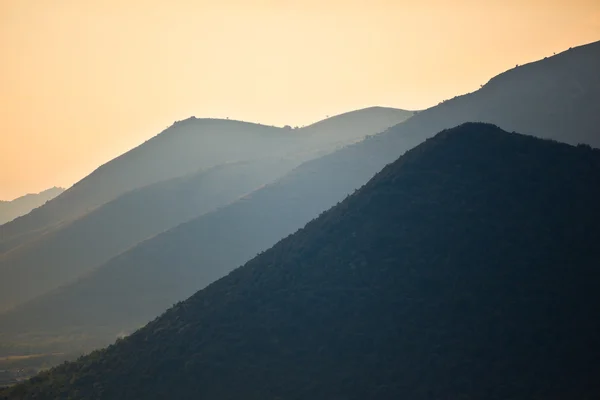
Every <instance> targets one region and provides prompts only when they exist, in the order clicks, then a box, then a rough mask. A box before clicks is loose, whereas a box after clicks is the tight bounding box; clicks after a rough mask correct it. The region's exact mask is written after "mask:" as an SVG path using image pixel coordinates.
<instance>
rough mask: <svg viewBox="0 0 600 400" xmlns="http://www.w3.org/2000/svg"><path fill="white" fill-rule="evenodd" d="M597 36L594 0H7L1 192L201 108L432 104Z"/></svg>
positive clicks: (63, 170)
mask: <svg viewBox="0 0 600 400" xmlns="http://www.w3.org/2000/svg"><path fill="white" fill-rule="evenodd" d="M599 39H600V1H598V0H560V1H559V0H518V1H517V0H501V1H490V0H485V1H481V0H472V1H471V0H468V1H467V0H454V1H447V0H437V1H433V0H430V1H422V0H420V1H415V0H410V1H404V0H389V1H387V0H365V1H352V0H330V1H328V0H319V1H313V0H298V1H284V0H277V1H275V0H272V1H267V0H264V1H259V0H219V1H217V0H195V1H176V0H173V1H166V0H162V1H158V0H143V1H142V0H94V1H92V0H0V119H1V123H2V128H1V129H0V199H12V198H14V197H17V196H18V195H21V194H24V193H26V192H37V191H40V190H43V189H45V188H47V187H50V186H53V185H61V186H69V185H71V184H73V183H74V182H75V181H77V180H79V179H80V178H82V177H83V176H85V175H87V174H88V173H89V172H91V171H92V170H93V169H95V168H96V167H97V166H98V165H100V164H102V163H104V162H106V161H108V160H110V159H111V158H113V157H115V156H117V155H118V154H121V153H123V152H124V151H126V150H128V149H129V148H131V147H133V146H135V145H137V144H139V143H141V142H143V141H144V140H145V139H148V138H149V137H151V136H154V135H155V134H157V133H158V132H160V131H161V130H162V129H164V128H165V127H166V126H168V125H170V124H171V123H172V122H173V121H174V120H180V119H184V118H187V117H189V116H191V115H195V116H196V117H203V116H211V117H231V118H235V119H242V120H247V121H256V122H261V123H265V124H273V125H284V124H291V125H302V124H308V123H311V122H314V121H316V120H319V119H322V118H324V117H325V116H326V115H333V114H337V113H341V112H344V111H349V110H352V109H357V108H361V107H366V106H371V105H385V106H393V107H399V108H406V109H422V108H426V107H428V106H431V105H434V104H436V103H438V102H439V101H441V100H443V99H447V98H451V97H454V96H455V95H457V94H462V93H465V92H469V91H472V90H475V89H476V88H478V87H479V85H481V84H483V83H485V82H486V81H487V80H488V79H489V78H491V77H492V76H494V75H496V74H498V73H500V72H502V71H504V70H506V69H508V68H511V67H514V66H515V64H523V63H526V62H528V61H534V60H537V59H540V58H543V57H544V56H547V55H551V54H552V53H553V52H559V51H563V50H565V49H567V48H569V47H571V46H576V45H579V44H584V43H588V42H592V41H595V40H599Z"/></svg>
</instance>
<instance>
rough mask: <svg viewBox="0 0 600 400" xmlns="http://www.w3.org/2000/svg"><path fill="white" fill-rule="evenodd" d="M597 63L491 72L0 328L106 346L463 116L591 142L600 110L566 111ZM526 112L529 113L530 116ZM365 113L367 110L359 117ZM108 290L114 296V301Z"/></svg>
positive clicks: (577, 56)
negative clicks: (91, 338)
mask: <svg viewBox="0 0 600 400" xmlns="http://www.w3.org/2000/svg"><path fill="white" fill-rule="evenodd" d="M590 54H592V55H595V54H597V55H598V56H599V57H598V58H594V57H591V56H590ZM598 60H600V45H599V43H594V44H591V45H587V46H583V47H580V48H575V49H573V50H570V51H568V52H565V53H561V54H559V55H557V56H556V57H551V58H548V59H545V60H542V61H540V62H537V63H533V64H530V65H526V66H523V67H519V68H517V69H515V70H511V71H508V72H507V73H505V74H502V75H500V76H499V77H497V78H494V79H492V80H491V81H490V85H492V86H491V89H490V87H487V86H486V87H484V88H482V89H481V90H479V91H477V92H475V93H473V94H470V95H466V96H463V97H460V98H458V99H455V100H450V101H448V102H446V103H444V104H442V105H440V106H437V107H433V108H431V109H429V110H427V111H423V112H420V113H418V114H417V115H415V116H413V117H411V118H410V119H409V120H407V121H406V122H404V123H402V124H400V125H398V126H395V127H393V128H391V129H389V130H388V131H387V132H385V133H383V134H379V135H376V136H373V137H370V138H368V139H367V140H364V141H362V142H360V143H357V144H355V145H351V146H347V147H345V148H343V149H341V150H339V151H336V152H334V153H332V154H329V155H327V156H324V157H321V158H319V159H316V160H312V161H309V162H307V163H305V164H303V165H302V166H300V167H299V168H297V169H296V170H295V171H293V172H292V173H290V174H288V175H287V176H286V177H285V178H284V179H281V180H280V181H279V182H277V183H276V184H274V185H269V186H268V187H265V188H263V189H261V190H260V191H257V192H255V193H253V194H252V195H250V196H247V197H246V198H245V199H243V201H239V202H237V203H236V204H232V205H230V206H227V207H224V208H223V209H221V210H218V212H216V213H212V214H210V215H205V216H202V217H199V218H197V219H196V220H194V221H191V222H190V223H189V224H185V225H182V226H180V227H177V228H175V229H173V230H172V231H171V232H168V233H166V234H164V235H160V236H158V237H156V238H153V239H151V240H148V241H146V242H144V243H141V244H140V245H138V246H136V247H135V248H132V249H131V250H129V251H127V252H126V253H125V254H123V255H122V256H121V257H118V258H116V259H113V260H111V261H110V262H108V263H107V264H105V265H103V266H101V267H99V269H98V271H97V273H94V274H91V275H90V276H88V277H86V278H85V279H83V280H81V281H79V282H76V283H75V284H73V285H70V286H68V287H65V288H62V289H61V290H59V291H57V292H54V293H52V294H50V295H49V296H45V297H42V298H40V299H38V300H35V301H34V302H32V303H30V304H27V305H24V306H23V308H20V309H19V310H15V312H13V313H11V314H10V315H5V316H0V327H1V326H4V327H6V328H4V329H2V330H1V331H0V334H4V335H9V336H10V337H14V335H19V334H23V333H26V332H29V333H31V332H44V333H45V334H49V335H51V336H54V335H57V334H58V335H60V334H61V333H63V332H65V331H71V330H73V329H74V330H75V331H83V332H86V334H90V335H98V336H99V338H98V340H99V341H100V342H101V343H107V341H110V340H112V339H113V338H114V337H115V335H116V334H117V333H120V332H122V331H123V330H130V329H132V328H135V327H138V326H140V325H141V324H143V323H144V322H145V321H147V320H148V319H149V318H151V317H152V316H154V315H156V314H157V313H159V312H160V311H161V310H162V309H164V308H166V307H167V306H169V305H171V304H173V303H174V302H176V301H178V300H181V299H183V298H185V296H187V295H190V294H191V293H193V292H194V291H195V290H197V289H199V288H202V287H204V286H205V285H207V284H209V283H211V282H212V281H213V280H215V279H217V278H219V277H221V276H223V275H224V274H225V273H227V272H228V271H230V270H232V269H233V268H235V267H237V266H238V265H240V264H242V263H244V262H245V261H247V260H248V259H249V258H250V257H252V256H254V255H255V254H256V253H258V252H260V251H262V250H264V249H266V248H268V247H269V246H271V245H272V244H273V243H275V242H276V241H277V240H279V239H281V238H282V237H285V236H286V235H289V234H291V233H292V232H294V231H295V230H296V229H298V228H300V227H301V226H303V225H304V224H305V223H307V222H308V221H309V220H310V219H311V218H314V217H315V216H316V215H318V213H319V212H322V211H324V210H326V209H328V208H330V207H331V206H333V205H335V204H336V202H338V201H341V200H342V199H343V198H344V197H345V196H346V195H348V194H349V193H352V191H353V190H354V189H356V188H358V187H360V186H361V185H363V184H364V183H365V182H367V181H368V180H369V179H370V178H371V177H372V176H373V175H374V174H375V173H377V172H378V171H380V170H381V168H383V167H384V165H385V164H386V163H388V162H391V161H393V160H394V159H396V158H397V157H398V156H400V155H401V154H402V153H403V152H404V151H406V150H408V149H410V148H411V147H413V146H415V145H417V144H419V143H421V142H422V141H423V140H425V138H426V137H429V136H430V135H432V134H433V133H434V132H437V131H440V130H442V129H443V128H445V127H449V126H452V124H454V123H458V122H462V120H468V119H471V118H472V119H474V120H477V119H480V118H484V117H485V118H489V119H493V120H497V121H501V122H500V124H501V125H506V124H514V123H518V124H519V125H522V126H523V127H525V128H527V129H528V130H533V131H534V132H531V133H536V134H537V135H539V136H541V137H558V136H560V137H561V138H562V139H564V140H565V141H569V140H570V141H574V142H576V141H577V140H571V139H572V138H578V137H583V136H581V131H579V130H576V129H570V128H568V127H565V126H566V125H563V124H553V126H551V127H549V126H548V123H547V119H546V115H548V114H551V115H558V116H561V117H562V118H564V121H565V124H567V125H568V124H571V125H572V126H573V127H579V128H581V129H582V131H583V132H586V135H588V136H586V137H588V138H591V139H593V138H594V137H597V136H594V134H597V133H598V131H597V130H595V126H600V121H598V116H599V114H598V113H592V112H589V110H588V108H586V107H578V108H574V109H573V110H572V112H569V113H565V110H566V109H569V108H568V106H567V103H568V101H578V102H581V99H579V97H576V98H573V97H570V98H568V99H565V100H564V102H563V100H561V99H562V98H563V96H564V95H565V94H566V93H569V90H571V89H570V88H572V87H575V84H574V82H575V79H576V80H577V81H578V82H580V83H581V84H582V85H584V84H585V85H584V87H585V96H584V98H585V99H588V100H589V101H590V102H591V103H590V104H595V103H594V101H598V99H600V85H597V84H595V83H594V82H596V81H595V80H594V79H595V78H596V77H597V76H598V74H597V73H595V71H594V67H595V66H598ZM599 67H600V66H599ZM598 70H600V69H598ZM596 71H597V70H596ZM592 72H593V73H592ZM536 77H537V78H536ZM541 77H544V78H543V79H542V78H541ZM568 77H571V78H568ZM553 81H554V82H555V83H554V84H549V82H553ZM496 82H501V83H502V85H501V86H502V87H498V86H497V85H496ZM494 87H495V88H494ZM492 89H493V90H492ZM578 99H579V100H578ZM519 102H522V104H520V103H519ZM515 104H517V105H520V108H515V107H514V105H515ZM598 104H600V103H598ZM544 105H547V107H545V106H544ZM511 110H512V114H511V112H509V111H511ZM495 113H497V116H496V114H495ZM527 113H529V114H530V117H529V118H524V117H523V116H525V115H526V114H527ZM354 115H358V114H354ZM511 115H514V116H515V118H514V119H512V118H511ZM382 117H383V116H382ZM362 118H366V116H365V115H362V116H361V117H360V118H353V119H352V120H351V121H352V122H351V123H357V122H358V121H360V120H361V119H362ZM332 120H333V119H332ZM457 121H458V122H457ZM597 121H598V122H599V123H598V124H596V122H597ZM323 123H326V122H323ZM446 124H448V125H446ZM594 124H596V125H594ZM544 127H546V128H547V130H544ZM307 128H310V127H307ZM591 142H592V141H591V140H590V143H591ZM142 277H143V278H142ZM115 282H119V283H115ZM103 293H111V294H112V295H111V297H110V299H107V298H106V297H107V296H105V295H103ZM87 310H94V311H93V312H87ZM94 343H97V342H96V341H95V342H94Z"/></svg>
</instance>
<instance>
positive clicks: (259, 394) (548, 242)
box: [0, 124, 600, 400]
mask: <svg viewBox="0 0 600 400" xmlns="http://www.w3.org/2000/svg"><path fill="white" fill-rule="evenodd" d="M549 199H550V200H551V201H549ZM598 204H600V151H598V150H592V149H590V148H589V147H586V146H581V147H577V148H576V147H572V146H569V145H566V144H560V143H556V142H551V141H542V140H539V139H536V138H533V137H529V136H524V135H517V134H510V133H507V132H504V131H502V130H500V129H498V128H496V127H494V126H491V125H484V124H466V125H463V126H460V127H458V128H455V129H451V130H447V131H444V132H442V133H440V134H439V135H437V136H436V137H435V138H433V139H431V140H428V141H427V142H426V143H424V144H422V145H420V146H418V147H417V148H416V149H413V150H411V151H409V152H408V153H407V154H405V155H404V156H403V157H401V158H400V159H399V160H398V161H396V162H395V163H393V164H392V165H389V166H387V167H386V168H385V169H383V171H381V172H380V173H379V174H378V175H377V176H375V177H374V178H373V179H372V180H371V181H370V182H369V183H368V184H367V185H366V186H364V187H363V188H362V189H360V190H359V191H358V192H357V193H356V194H354V195H353V196H351V197H350V198H348V199H346V200H345V201H343V202H342V203H341V204H339V205H337V206H336V207H334V208H333V209H331V210H329V211H327V212H326V213H324V214H323V215H321V216H320V217H319V218H318V219H316V220H314V221H312V222H311V223H309V224H308V225H306V227H304V228H303V229H301V230H300V231H298V232H296V233H295V234H294V235H292V236H290V237H288V238H286V239H284V240H282V241H280V242H279V243H277V244H276V245H275V246H274V247H272V248H271V249H269V250H268V251H266V252H264V253H263V254H260V255H259V256H257V257H255V258H254V259H253V260H251V261H249V262H248V263H247V264H246V265H244V266H243V267H241V268H239V269H236V270H235V271H233V272H232V273H230V274H229V275H228V276H227V277H225V278H223V279H220V280H218V281H217V282H215V283H213V284H212V285H210V286H208V287H207V288H205V289H204V290H201V291H199V292H198V293H196V294H195V295H194V296H192V297H191V298H190V299H188V300H187V301H185V302H182V303H179V304H177V305H176V306H175V307H173V308H172V309H170V310H169V311H167V312H166V313H165V314H163V315H162V316H161V317H159V318H157V319H155V320H154V321H152V322H151V323H149V324H148V325H147V326H146V327H144V328H143V329H141V330H139V331H138V332H136V333H134V334H133V335H131V336H129V337H127V338H125V339H123V340H121V341H119V342H117V343H116V344H115V345H113V346H111V347H109V348H108V349H106V350H103V351H98V352H94V353H92V354H90V355H89V356H86V357H82V358H81V359H79V360H78V361H77V362H74V363H68V364H64V365H61V366H59V367H57V368H55V369H53V370H51V371H49V372H46V373H42V374H40V375H39V376H38V377H36V378H34V379H32V380H31V381H29V382H26V383H25V384H22V385H18V386H16V387H14V388H11V389H8V390H6V391H5V392H4V394H3V395H1V396H0V398H2V396H4V398H6V399H11V400H16V399H38V400H40V399H66V398H69V399H92V398H93V399H111V400H118V399H173V398H177V399H188V398H202V399H219V400H222V399H239V398H244V399H265V398H270V399H350V400H352V399H357V400H358V399H402V398H406V399H440V398H451V399H461V398H462V399H523V400H525V399H527V400H529V399H592V398H598V397H600V385H599V384H598V379H597V378H598V376H600V363H599V362H598V354H600V344H599V342H598V340H597V334H598V331H600V320H599V319H598V318H596V316H597V315H598V314H599V313H600V292H599V291H598V290H597V288H598V285H599V284H600V272H599V271H598V262H597V261H598V259H599V258H600V247H599V246H598V243H597V238H598V237H600V208H599V207H598ZM198 239H200V238H198ZM232 250H233V249H232ZM144 279H146V277H144V276H139V281H140V282H143V280H144ZM134 282H135V281H134ZM91 312H93V311H91Z"/></svg>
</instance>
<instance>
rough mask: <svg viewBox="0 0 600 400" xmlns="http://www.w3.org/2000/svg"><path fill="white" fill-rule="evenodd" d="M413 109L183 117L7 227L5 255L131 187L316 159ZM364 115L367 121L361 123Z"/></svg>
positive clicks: (2, 242) (2, 235)
mask: <svg viewBox="0 0 600 400" xmlns="http://www.w3.org/2000/svg"><path fill="white" fill-rule="evenodd" d="M411 114H412V112H409V111H404V110H397V109H392V108H383V107H372V108H368V109H363V110H357V111H354V112H350V113H346V114H344V115H339V116H336V117H332V118H331V119H330V121H322V122H320V123H318V124H314V125H311V126H307V127H305V128H301V129H283V128H277V127H272V126H266V125H259V124H251V123H247V122H241V121H233V120H219V119H206V118H195V117H191V118H188V119H186V120H183V121H177V122H175V123H174V124H173V125H172V126H170V127H169V128H167V129H165V130H164V131H163V132H161V133H160V134H158V135H157V136H155V137H153V138H151V139H149V140H147V141H146V142H145V143H143V144H141V145H139V146H138V147H136V148H134V149H132V150H130V151H128V152H127V153H125V154H123V155H121V156H119V157H117V158H115V159H114V160H111V161H110V162H108V163H106V164H104V165H102V166H100V167H99V168H98V169H97V170H95V171H94V172H92V173H91V174H90V175H88V176H87V177H85V178H84V179H82V180H81V181H79V182H77V183H76V184H75V185H73V186H72V187H71V188H69V190H67V191H65V192H64V193H63V194H61V195H60V196H58V197H57V198H55V199H53V200H52V201H50V202H48V203H47V204H44V206H42V207H40V208H37V209H35V210H33V211H32V212H30V213H29V214H27V215H24V216H22V217H20V218H17V219H15V220H14V221H11V222H10V223H7V224H4V225H1V226H0V254H2V253H6V252H8V251H9V250H11V249H13V248H16V247H18V246H20V245H21V244H23V243H26V242H30V241H32V240H33V239H35V238H37V237H40V236H42V235H44V234H46V233H48V232H49V231H52V230H55V229H57V228H59V227H60V226H61V225H63V224H64V223H66V222H70V221H72V220H73V219H75V218H78V217H80V216H82V215H85V214H87V213H89V212H90V211H92V210H94V209H95V208H97V207H99V206H101V205H103V204H105V203H107V202H109V201H111V200H114V199H116V198H118V197H119V196H120V195H122V194H125V193H126V192H129V191H131V190H134V189H137V188H141V187H143V186H146V185H150V184H153V183H156V182H160V181H164V180H167V179H170V178H177V177H180V176H183V175H187V174H190V173H194V172H196V171H198V170H200V169H205V168H210V167H213V166H216V165H220V164H224V163H229V162H239V161H253V160H258V159H262V158H273V157H285V156H294V157H300V156H304V159H310V158H313V157H316V156H318V155H319V154H323V153H327V152H329V151H332V150H334V149H336V148H337V147H339V146H341V145H343V144H347V143H351V142H353V141H356V140H358V139H361V138H363V137H364V136H366V135H369V134H374V133H377V132H379V131H381V130H384V129H386V128H388V127H390V126H392V125H395V124H397V123H399V122H401V121H403V120H405V119H406V118H408V117H409V116H410V115H411ZM357 120H360V121H362V122H361V123H355V122H356V121H357ZM338 127H339V128H338Z"/></svg>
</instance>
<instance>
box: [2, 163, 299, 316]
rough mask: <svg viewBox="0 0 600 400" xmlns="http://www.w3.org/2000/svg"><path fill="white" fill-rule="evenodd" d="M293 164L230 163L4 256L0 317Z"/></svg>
mask: <svg viewBox="0 0 600 400" xmlns="http://www.w3.org/2000/svg"><path fill="white" fill-rule="evenodd" d="M295 163H296V161H294V160H293V159H273V160H260V161H253V162H238V163H231V164H225V165H220V166H217V167H212V168H209V169H207V170H203V171H200V172H198V173H196V174H193V175H191V176H186V177H182V178H173V179H170V180H167V181H164V182H159V183H155V184H152V185H148V186H145V187H143V188H140V189H136V190H133V191H131V192H128V193H126V194H124V195H122V196H120V197H118V198H117V199H115V200H113V201H111V202H109V203H107V204H105V205H103V206H100V207H98V208H97V209H95V210H94V211H92V212H90V213H89V214H86V215H84V216H83V217H81V218H78V219H76V220H74V221H73V222H71V223H69V224H65V225H64V226H63V227H61V229H57V230H55V231H53V232H50V233H48V234H46V235H43V236H41V237H40V238H38V239H37V240H34V241H32V242H30V243H26V244H24V245H22V246H20V247H19V248H17V249H14V250H13V251H10V252H8V253H5V254H4V255H2V256H0V271H1V276H2V278H3V279H2V280H0V310H2V309H6V308H9V307H11V306H12V305H15V304H18V303H20V302H22V301H24V300H28V299H31V298H33V297H35V296H38V295H40V294H42V293H45V292H47V291H48V290H51V289H54V288H56V287H58V286H60V285H62V284H64V283H66V282H70V281H72V280H74V279H75V278H76V277H78V276H80V275H82V274H85V273H86V272H87V271H89V270H91V269H93V268H94V267H96V266H98V265H100V264H102V263H104V262H106V261H108V260H109V259H110V258H111V257H114V256H115V255H117V254H119V253H120V252H122V251H124V250H127V249H128V248H130V247H131V246H133V245H135V244H137V243H138V242H140V241H142V240H144V239H147V238H149V237H152V236H154V235H156V234H158V233H160V232H163V231H165V230H167V229H169V228H171V227H173V226H176V225H178V224H180V223H182V222H185V221H187V220H189V219H192V218H194V217H196V216H198V215H201V214H203V213H206V212H208V211H211V210H213V209H215V208H217V207H219V206H222V205H224V204H227V203H228V202H231V201H234V200H236V199H237V198H239V197H241V196H242V195H244V194H246V193H248V192H251V191H252V190H254V189H256V188H258V187H260V186H261V185H264V184H266V183H269V182H271V181H273V180H274V179H276V178H277V177H279V176H281V175H282V174H284V173H285V171H288V170H289V169H291V168H292V167H293V166H294V165H295Z"/></svg>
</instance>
